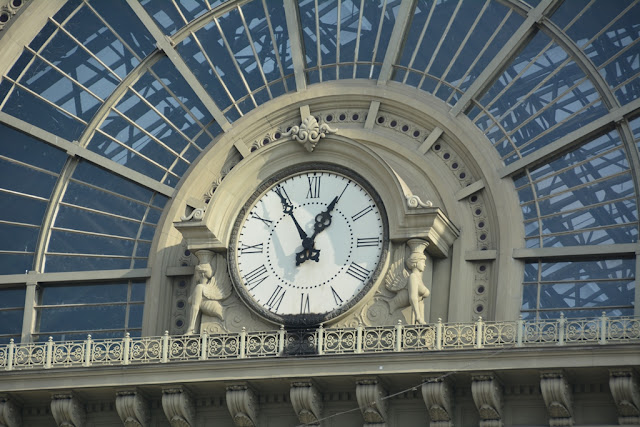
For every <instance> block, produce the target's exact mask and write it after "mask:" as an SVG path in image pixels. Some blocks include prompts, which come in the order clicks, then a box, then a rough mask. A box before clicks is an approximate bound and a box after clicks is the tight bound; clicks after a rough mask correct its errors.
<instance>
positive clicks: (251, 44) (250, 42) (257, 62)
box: [238, 6, 273, 99]
mask: <svg viewBox="0 0 640 427" xmlns="http://www.w3.org/2000/svg"><path fill="white" fill-rule="evenodd" d="M238 13H239V14H240V19H241V20H242V26H243V27H244V30H245V32H246V34H247V39H248V40H249V46H251V51H252V52H253V57H254V58H255V59H256V65H257V66H258V71H260V76H262V81H263V82H264V86H265V88H266V89H267V93H268V94H269V99H273V95H272V94H271V89H270V88H269V82H268V81H267V76H265V74H264V70H263V69H262V64H261V62H260V58H259V57H258V52H256V48H255V46H254V45H253V37H251V32H250V31H249V26H248V25H247V21H246V19H244V14H243V13H242V8H241V7H240V6H238Z"/></svg>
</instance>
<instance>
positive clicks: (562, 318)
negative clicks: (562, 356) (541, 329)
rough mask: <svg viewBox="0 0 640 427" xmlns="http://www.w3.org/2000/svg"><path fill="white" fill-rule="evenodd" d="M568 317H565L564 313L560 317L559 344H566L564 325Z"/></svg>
mask: <svg viewBox="0 0 640 427" xmlns="http://www.w3.org/2000/svg"><path fill="white" fill-rule="evenodd" d="M566 322H567V319H565V318H564V313H560V319H558V345H564V325H565V323H566Z"/></svg>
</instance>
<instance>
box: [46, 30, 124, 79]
mask: <svg viewBox="0 0 640 427" xmlns="http://www.w3.org/2000/svg"><path fill="white" fill-rule="evenodd" d="M49 20H50V21H51V22H53V23H54V24H55V25H56V26H57V27H58V28H59V29H60V31H62V32H63V33H65V34H66V35H67V36H68V37H69V38H70V39H71V40H73V41H74V42H75V43H76V44H77V45H78V46H79V47H80V48H81V49H82V50H84V51H85V52H86V53H88V54H89V56H91V57H92V58H93V59H95V60H96V62H98V63H99V64H100V65H102V66H103V67H104V69H105V70H107V71H108V72H110V73H111V74H113V75H114V76H115V78H116V79H117V80H118V81H120V82H121V81H122V78H121V77H120V76H119V75H118V73H116V72H115V71H113V70H112V69H111V68H110V67H109V66H108V65H107V64H105V63H104V62H103V61H102V60H101V59H100V58H98V57H97V56H96V55H94V54H93V52H91V51H90V50H89V49H88V48H87V47H85V46H84V45H83V44H82V43H80V41H79V40H78V39H77V38H75V36H74V35H73V34H71V33H70V32H69V31H67V29H66V28H64V27H63V26H62V25H60V24H59V23H58V22H56V21H55V20H54V19H53V18H49Z"/></svg>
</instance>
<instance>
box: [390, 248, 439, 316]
mask: <svg viewBox="0 0 640 427" xmlns="http://www.w3.org/2000/svg"><path fill="white" fill-rule="evenodd" d="M407 246H408V247H409V257H408V258H407V259H406V260H405V259H404V247H400V248H397V249H396V251H395V259H394V261H393V263H392V264H391V267H390V268H389V271H388V272H387V276H386V277H385V286H386V288H387V289H388V290H390V291H391V292H394V293H395V294H396V296H395V297H393V299H391V300H390V301H388V302H389V313H393V312H395V311H396V310H398V309H401V308H404V307H408V306H409V305H411V309H412V311H413V317H414V322H415V323H419V324H424V323H425V320H424V303H423V300H424V298H427V297H428V296H429V295H430V294H431V292H430V291H429V289H427V287H426V286H425V284H424V282H423V280H422V274H423V272H424V269H425V267H426V260H427V256H426V255H425V250H426V249H427V246H429V242H427V241H426V240H422V239H410V240H409V241H408V242H407Z"/></svg>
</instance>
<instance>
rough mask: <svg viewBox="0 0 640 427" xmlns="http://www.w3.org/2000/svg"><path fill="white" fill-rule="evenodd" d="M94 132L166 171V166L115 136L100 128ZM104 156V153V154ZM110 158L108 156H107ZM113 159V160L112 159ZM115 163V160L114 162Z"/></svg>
mask: <svg viewBox="0 0 640 427" xmlns="http://www.w3.org/2000/svg"><path fill="white" fill-rule="evenodd" d="M96 132H98V133H100V134H101V135H103V136H106V137H107V138H109V139H110V140H111V141H113V142H115V143H116V144H118V145H120V146H121V147H122V148H125V149H126V150H128V151H131V152H133V153H135V154H136V155H137V156H140V157H141V158H143V159H145V160H146V161H148V162H149V163H151V164H152V165H154V166H157V167H158V168H160V169H162V170H163V171H167V168H166V167H164V166H162V165H161V164H160V163H158V162H156V161H155V160H153V159H151V158H149V157H147V156H146V155H144V154H142V153H141V152H139V151H136V150H135V149H134V148H133V147H129V146H128V145H127V144H125V143H124V142H122V141H120V140H118V139H116V138H115V137H113V136H111V135H109V134H108V133H106V132H105V131H103V130H102V129H96ZM105 157H106V155H105ZM109 159H110V158H109ZM110 160H111V159H110ZM112 161H113V160H112ZM116 163H117V162H116ZM176 177H177V178H179V177H178V176H176Z"/></svg>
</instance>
